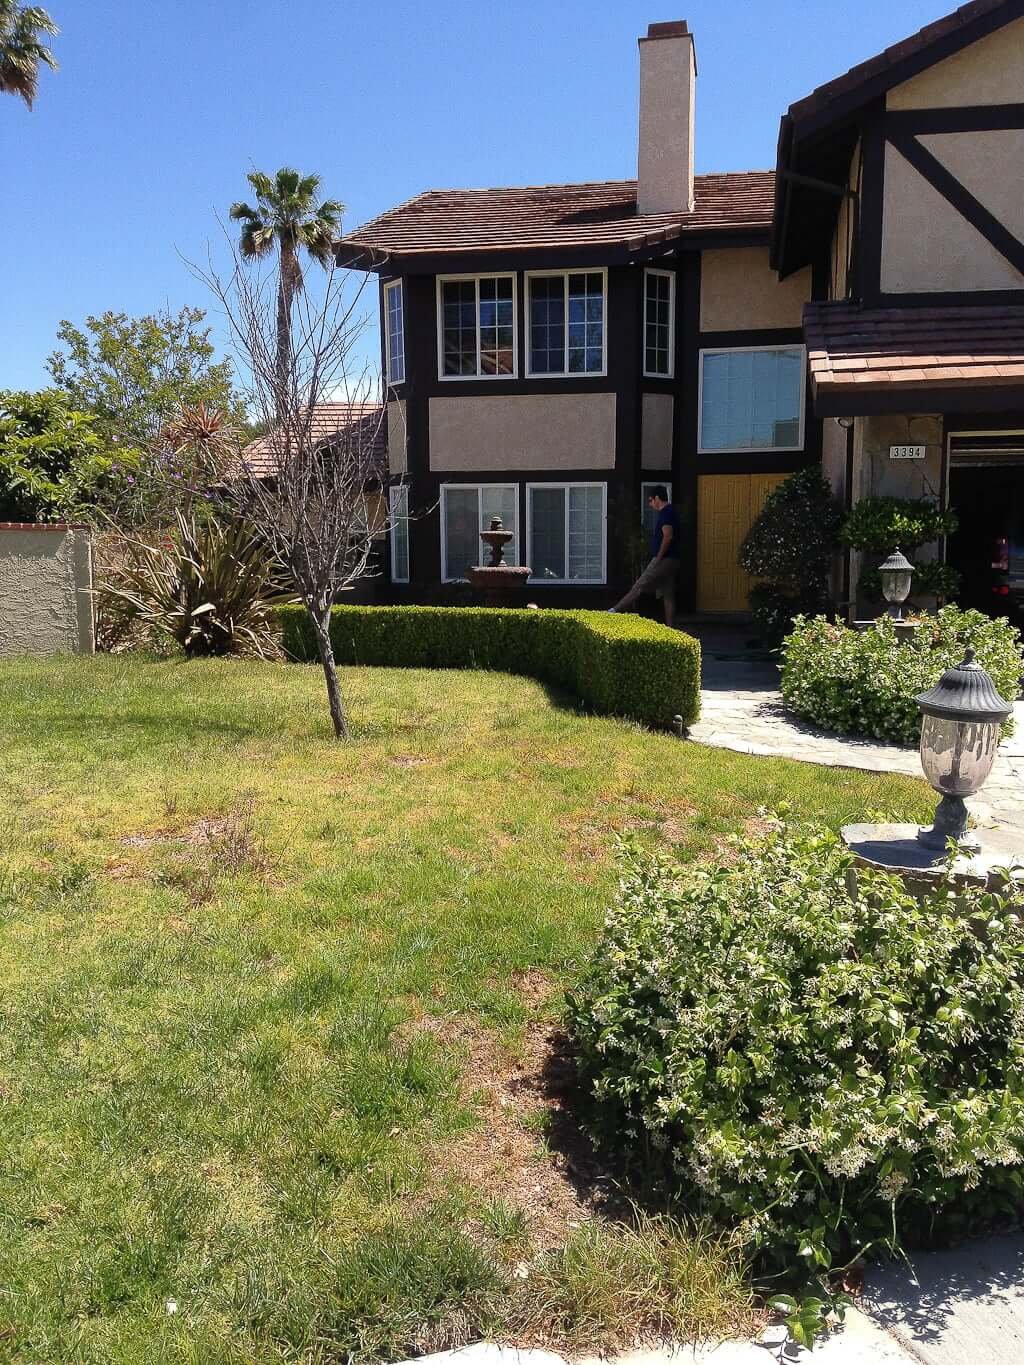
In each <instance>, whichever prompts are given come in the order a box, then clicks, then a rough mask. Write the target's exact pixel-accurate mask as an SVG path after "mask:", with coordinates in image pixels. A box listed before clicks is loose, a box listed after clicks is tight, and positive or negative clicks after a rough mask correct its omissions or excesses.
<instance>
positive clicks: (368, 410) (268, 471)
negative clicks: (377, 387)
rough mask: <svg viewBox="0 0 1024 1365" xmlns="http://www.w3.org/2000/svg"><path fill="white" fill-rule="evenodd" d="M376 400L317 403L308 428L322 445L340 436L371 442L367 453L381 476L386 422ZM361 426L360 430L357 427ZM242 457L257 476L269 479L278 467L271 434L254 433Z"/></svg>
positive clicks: (385, 444) (329, 443)
mask: <svg viewBox="0 0 1024 1365" xmlns="http://www.w3.org/2000/svg"><path fill="white" fill-rule="evenodd" d="M383 411H384V410H383V408H382V406H381V404H380V403H318V404H317V405H316V407H315V408H314V409H313V416H312V421H311V423H310V431H311V433H312V435H313V436H314V437H315V438H316V439H317V440H318V441H320V442H322V444H323V446H324V447H325V448H329V447H330V446H331V445H332V443H334V442H336V441H338V439H339V438H340V437H341V436H342V435H347V436H348V438H349V439H352V438H353V437H358V436H359V435H362V436H363V437H364V438H365V439H366V440H368V441H370V442H371V443H372V446H371V455H372V463H373V466H374V468H375V470H377V471H378V473H379V474H381V475H383V473H384V471H385V470H386V469H387V462H388V454H387V424H386V423H385V421H384V417H383ZM359 426H362V428H363V430H362V432H361V433H360V432H359V431H358V430H357V428H358V427H359ZM242 458H243V460H244V461H245V463H246V465H248V467H249V469H250V470H251V471H252V473H253V474H255V475H256V477H257V478H261V479H262V478H271V477H272V476H273V475H274V474H276V473H277V470H278V462H279V459H280V455H279V453H278V451H277V450H275V442H274V437H273V433H268V434H267V435H266V436H258V437H257V438H256V440H255V441H251V442H250V443H249V445H247V446H246V448H245V450H244V451H243V452H242Z"/></svg>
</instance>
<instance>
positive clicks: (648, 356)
mask: <svg viewBox="0 0 1024 1365" xmlns="http://www.w3.org/2000/svg"><path fill="white" fill-rule="evenodd" d="M671 301H672V280H671V277H670V276H668V275H655V274H654V273H653V272H652V271H648V272H647V274H646V276H645V279H644V322H645V327H644V370H645V372H646V373H647V374H657V375H665V376H668V375H670V374H671V373H672V356H671V350H672V346H671V340H672V306H671Z"/></svg>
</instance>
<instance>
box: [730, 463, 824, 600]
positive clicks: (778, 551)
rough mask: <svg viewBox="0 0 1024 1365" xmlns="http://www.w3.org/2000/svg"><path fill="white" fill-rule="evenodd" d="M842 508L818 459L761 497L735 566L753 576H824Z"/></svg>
mask: <svg viewBox="0 0 1024 1365" xmlns="http://www.w3.org/2000/svg"><path fill="white" fill-rule="evenodd" d="M841 520H842V511H841V509H840V507H839V504H838V503H837V502H836V500H835V498H834V497H833V496H832V489H831V487H830V486H829V484H828V482H827V481H826V480H825V478H824V476H823V475H822V472H821V470H820V469H819V468H818V466H817V465H810V466H808V468H806V469H800V470H798V471H797V472H796V473H795V474H791V475H790V476H789V478H788V479H785V480H783V482H782V483H780V484H779V485H778V487H777V488H773V489H772V491H771V492H770V493H769V494H768V496H767V497H766V498H765V500H764V507H763V508H762V509H761V512H760V515H759V516H758V517H757V519H756V520H755V522H754V524H753V525H752V526H751V528H750V530H749V531H748V532H747V534H746V537H745V539H744V541H743V544H742V545H741V546H740V552H739V563H740V567H741V568H744V569H746V571H747V573H751V574H754V575H755V577H757V578H768V579H770V580H771V581H772V582H773V583H791V584H793V585H794V586H797V585H799V584H801V583H804V582H806V581H807V578H808V577H811V578H813V579H815V580H820V581H821V582H822V583H824V582H825V580H826V578H827V577H828V572H829V569H830V567H831V563H832V555H833V553H834V552H835V548H836V536H837V533H838V531H839V523H840V521H841Z"/></svg>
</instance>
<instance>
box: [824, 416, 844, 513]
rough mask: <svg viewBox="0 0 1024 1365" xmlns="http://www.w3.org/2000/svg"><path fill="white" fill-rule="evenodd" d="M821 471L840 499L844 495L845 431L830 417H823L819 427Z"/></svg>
mask: <svg viewBox="0 0 1024 1365" xmlns="http://www.w3.org/2000/svg"><path fill="white" fill-rule="evenodd" d="M821 472H822V474H824V476H825V478H826V479H827V480H828V482H829V484H830V486H831V488H832V492H833V493H834V494H835V495H836V497H837V498H839V499H840V500H842V499H843V498H844V497H845V496H846V431H845V430H844V429H843V427H841V426H840V425H839V423H838V422H837V421H835V420H834V419H833V418H831V417H826V418H825V421H824V423H823V425H822V429H821Z"/></svg>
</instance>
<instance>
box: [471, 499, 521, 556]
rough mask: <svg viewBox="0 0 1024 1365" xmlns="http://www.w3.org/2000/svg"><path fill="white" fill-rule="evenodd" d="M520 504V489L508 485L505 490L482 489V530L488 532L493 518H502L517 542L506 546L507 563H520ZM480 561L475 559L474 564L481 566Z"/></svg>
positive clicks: (481, 547)
mask: <svg viewBox="0 0 1024 1365" xmlns="http://www.w3.org/2000/svg"><path fill="white" fill-rule="evenodd" d="M518 502H519V490H518V488H515V487H513V486H512V485H508V486H507V487H503V488H481V490H480V530H481V531H486V530H487V529H488V528H489V527H490V524H491V518H492V517H501V524H502V525H503V526H504V528H505V530H506V531H511V532H512V534H513V535H514V536H516V539H515V540H510V541H509V543H508V544H507V545H506V546H505V563H506V564H518V563H519V537H518V535H517V529H518V527H517V520H518V518H517V516H516V513H517V511H518V506H517V504H518ZM479 544H480V549H481V552H483V553H488V554H489V551H484V544H483V541H482V540H481V541H479ZM480 562H481V561H480V560H479V559H474V560H473V563H474V564H479V563H480Z"/></svg>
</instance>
